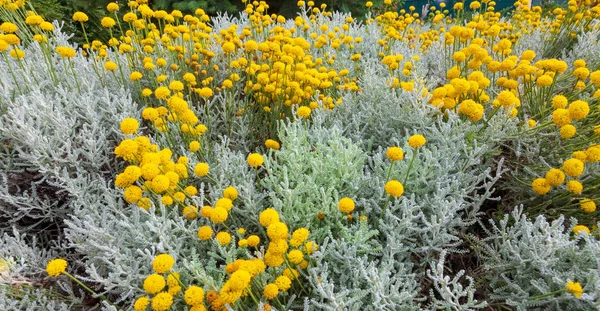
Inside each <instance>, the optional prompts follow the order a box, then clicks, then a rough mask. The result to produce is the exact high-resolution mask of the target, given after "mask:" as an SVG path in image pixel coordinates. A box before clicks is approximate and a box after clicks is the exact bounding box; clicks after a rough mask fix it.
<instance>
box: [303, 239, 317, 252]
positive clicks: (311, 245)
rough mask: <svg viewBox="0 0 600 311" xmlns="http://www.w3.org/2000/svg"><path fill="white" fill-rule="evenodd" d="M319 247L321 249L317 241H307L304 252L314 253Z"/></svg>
mask: <svg viewBox="0 0 600 311" xmlns="http://www.w3.org/2000/svg"><path fill="white" fill-rule="evenodd" d="M318 249H319V245H317V243H315V242H306V243H305V244H304V252H305V253H307V254H309V255H312V254H314V253H315V252H316V251H317V250H318Z"/></svg>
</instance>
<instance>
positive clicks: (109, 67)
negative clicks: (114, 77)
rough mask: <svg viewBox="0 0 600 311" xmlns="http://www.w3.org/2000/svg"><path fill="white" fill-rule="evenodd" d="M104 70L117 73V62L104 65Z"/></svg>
mask: <svg viewBox="0 0 600 311" xmlns="http://www.w3.org/2000/svg"><path fill="white" fill-rule="evenodd" d="M104 69H106V70H108V71H115V70H116V69H117V64H116V63H115V62H111V61H108V62H106V63H104Z"/></svg>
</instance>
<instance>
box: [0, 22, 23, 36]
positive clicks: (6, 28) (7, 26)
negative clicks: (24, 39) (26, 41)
mask: <svg viewBox="0 0 600 311" xmlns="http://www.w3.org/2000/svg"><path fill="white" fill-rule="evenodd" d="M17 30H19V27H17V25H15V24H13V23H11V22H4V23H2V24H1V25H0V31H2V32H3V33H5V34H9V33H15V32H17Z"/></svg>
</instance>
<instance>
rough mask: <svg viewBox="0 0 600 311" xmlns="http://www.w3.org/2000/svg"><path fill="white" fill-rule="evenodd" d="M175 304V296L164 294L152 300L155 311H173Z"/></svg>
mask: <svg viewBox="0 0 600 311" xmlns="http://www.w3.org/2000/svg"><path fill="white" fill-rule="evenodd" d="M172 304H173V295H171V294H169V293H165V292H162V293H160V294H158V295H156V296H154V298H152V310H153V311H167V310H169V309H171V305H172Z"/></svg>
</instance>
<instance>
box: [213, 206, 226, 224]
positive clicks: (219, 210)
mask: <svg viewBox="0 0 600 311" xmlns="http://www.w3.org/2000/svg"><path fill="white" fill-rule="evenodd" d="M227 215H228V213H227V210H226V209H224V208H223V207H221V206H217V207H215V208H213V210H212V211H211V212H210V221H212V222H214V223H216V224H220V223H222V222H225V220H227Z"/></svg>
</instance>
